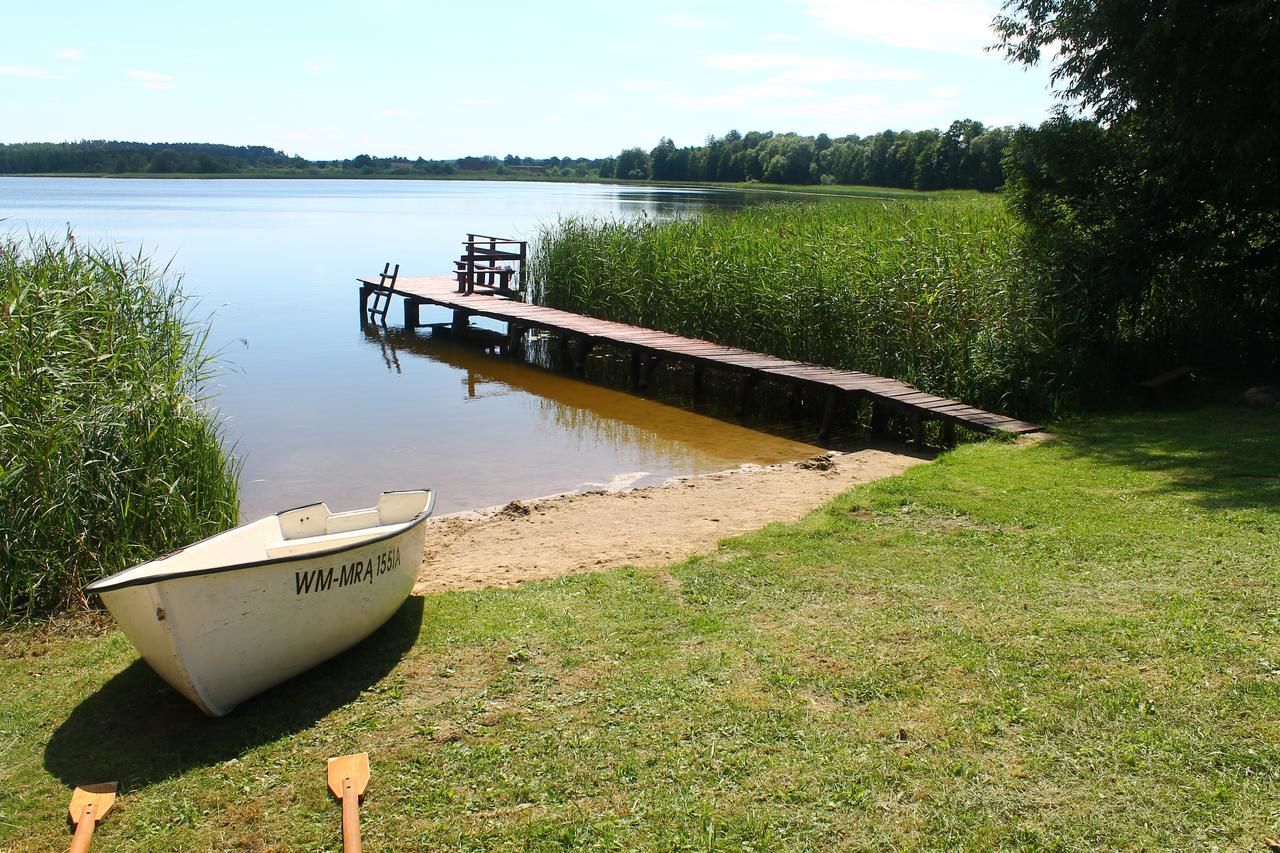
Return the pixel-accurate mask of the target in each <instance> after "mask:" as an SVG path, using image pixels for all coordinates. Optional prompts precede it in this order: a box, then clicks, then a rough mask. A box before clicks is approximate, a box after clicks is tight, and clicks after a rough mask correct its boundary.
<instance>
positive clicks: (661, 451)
mask: <svg viewBox="0 0 1280 853" xmlns="http://www.w3.org/2000/svg"><path fill="white" fill-rule="evenodd" d="M363 330H364V334H365V337H366V338H368V339H369V340H370V341H376V342H377V343H378V345H379V346H380V348H381V351H382V356H383V361H384V363H385V364H386V366H387V369H388V370H390V371H394V372H396V373H399V372H401V370H402V368H401V362H402V361H403V360H404V359H405V358H406V356H408V357H413V356H418V357H421V358H425V359H428V360H430V361H433V362H436V363H439V364H443V365H445V366H448V367H451V368H454V369H456V370H460V371H462V372H463V375H462V377H461V386H462V389H463V394H464V396H465V397H466V398H467V399H468V400H482V399H484V398H487V397H498V396H503V395H506V394H511V393H523V394H526V395H528V396H529V397H530V398H531V399H532V404H533V405H535V406H536V407H537V408H538V410H539V411H541V412H542V413H543V414H544V415H545V416H546V417H548V418H549V419H550V420H551V421H552V422H553V423H554V424H555V425H556V426H558V427H559V428H561V429H563V430H565V431H566V432H568V433H570V434H572V435H575V436H578V437H579V438H580V439H581V440H583V441H590V442H592V443H595V444H607V445H611V446H615V447H616V446H621V445H629V446H632V447H637V448H640V449H642V450H643V451H645V452H647V453H651V454H655V455H660V456H662V457H664V458H668V459H671V458H684V457H687V456H689V455H690V453H692V452H697V453H702V454H708V455H714V456H721V457H726V458H728V457H733V458H740V459H741V460H742V461H761V460H765V459H770V460H776V459H787V458H790V459H799V458H802V457H804V456H808V455H812V454H814V453H817V452H819V448H817V447H815V446H814V445H812V444H810V443H808V442H806V441H797V440H795V439H794V438H790V437H787V436H785V435H779V434H772V433H770V432H761V431H758V430H755V429H749V428H747V427H744V426H740V425H736V424H733V423H729V422H726V421H723V420H719V419H716V418H712V417H709V416H707V415H703V414H699V413H697V412H692V411H689V410H687V409H684V408H680V407H677V406H671V405H667V404H665V403H660V402H656V401H654V400H650V399H647V398H645V397H639V396H636V395H634V394H630V393H627V392H625V391H619V390H615V389H612V388H607V387H602V386H600V385H596V384H593V383H590V382H583V381H581V380H580V379H577V378H574V377H573V376H571V375H568V374H563V373H559V372H556V371H553V370H549V369H546V368H545V367H542V366H537V365H535V364H529V363H527V362H526V361H524V360H523V359H517V358H506V357H501V356H497V355H490V354H487V352H486V350H487V349H488V350H492V349H495V348H498V347H499V346H500V344H501V343H502V342H504V341H505V340H506V337H505V335H502V334H500V333H497V332H489V331H488V330H484V329H474V328H473V329H472V330H471V331H470V332H469V334H468V336H467V339H466V340H458V339H456V338H453V337H452V336H450V335H449V334H447V333H446V334H440V333H439V330H437V331H436V332H433V333H432V334H429V335H427V334H421V333H420V332H415V331H413V330H407V329H394V328H386V327H382V326H378V325H374V324H367V323H366V324H364V325H363ZM526 347H527V349H528V350H529V355H530V357H531V358H533V359H534V361H535V362H538V363H539V364H547V363H549V362H550V360H551V359H552V358H553V348H554V341H553V340H551V339H535V340H533V341H530V342H528V343H527V344H526ZM495 438H496V437H495ZM507 440H509V441H516V442H518V441H519V436H508V437H507Z"/></svg>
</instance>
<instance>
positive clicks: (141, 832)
mask: <svg viewBox="0 0 1280 853" xmlns="http://www.w3.org/2000/svg"><path fill="white" fill-rule="evenodd" d="M1276 417H1277V415H1276V414H1275V413H1263V412H1252V411H1244V410H1235V409H1225V408H1209V409H1206V410H1204V411H1202V412H1197V413H1182V414H1164V415H1143V416H1133V417H1119V418H1112V419H1106V420H1092V421H1088V422H1084V423H1081V424H1079V425H1078V426H1077V427H1075V428H1073V429H1069V430H1066V431H1065V432H1064V435H1063V436H1062V438H1061V439H1060V440H1059V441H1056V442H1050V443H1045V444H1038V445H1029V446H1011V445H1007V444H980V445H970V446H966V447H963V448H961V449H959V450H957V451H954V452H952V453H950V454H948V455H945V456H944V457H942V458H941V459H940V460H939V461H938V462H937V463H936V464H932V465H926V466H921V467H919V468H916V469H913V470H912V471H911V472H909V473H908V474H906V475H904V476H901V477H898V478H895V479H892V480H886V481H882V482H880V483H876V484H872V485H870V486H867V487H863V488H860V489H857V490H855V491H853V492H851V493H849V494H848V495H846V496H845V497H842V498H840V499H838V500H837V501H835V502H834V503H833V504H831V505H830V506H829V507H827V508H826V509H824V510H821V511H819V512H816V513H814V514H813V515H812V516H810V517H809V518H808V519H806V520H805V521H803V522H801V523H799V524H795V525H775V526H771V527H769V528H767V529H766V530H764V531H762V532H760V533H758V534H755V535H751V536H746V537H742V538H738V539H734V540H731V541H729V542H727V543H726V544H725V545H724V546H723V547H722V548H721V549H720V550H719V551H718V552H716V553H714V554H710V555H707V556H705V557H702V558H697V559H693V560H690V561H688V562H686V563H683V564H680V565H676V566H671V567H669V568H667V569H663V570H652V571H631V570H623V571H616V572H609V573H604V574H598V575H591V576H583V577H577V578H571V579H565V580H562V581H558V582H552V583H544V584H539V585H535V586H531V587H528V588H525V589H520V590H509V591H489V592H476V593H467V594H447V595H440V596H433V597H431V598H427V599H414V600H412V601H411V602H410V604H409V605H407V606H406V607H405V608H404V609H403V610H402V611H401V612H400V614H399V615H398V616H397V617H396V619H395V620H394V621H393V622H392V623H391V624H390V625H389V626H388V627H387V628H386V629H384V630H383V631H382V632H380V633H379V634H377V635H376V636H375V637H374V638H373V639H372V640H371V641H370V642H368V643H366V644H364V645H362V646H360V647H358V648H356V649H354V650H352V651H351V652H350V653H348V654H346V655H344V656H342V658H341V659H339V660H338V661H336V662H334V663H332V664H330V665H327V666H324V667H321V668H320V669H319V670H317V671H315V672H312V673H310V674H307V675H304V676H302V677H300V678H298V679H295V680H294V681H293V682H291V683H289V684H287V685H284V686H283V687H281V688H279V689H277V690H275V691H272V692H271V693H269V694H267V695H264V696H262V697H260V698H259V699H257V700H254V701H253V702H251V703H250V704H248V705H246V706H244V707H243V708H241V709H239V710H237V711H236V712H235V713H234V714H233V715H232V716H231V717H228V718H225V719H223V720H216V721H215V720H207V719H204V718H202V717H201V716H200V715H199V714H198V712H196V711H195V709H194V708H193V707H191V706H190V705H189V703H187V702H186V701H185V700H183V699H180V698H179V697H177V696H176V695H175V694H174V693H173V692H172V691H169V690H167V689H165V688H164V687H163V685H162V684H161V683H160V682H159V681H158V679H157V678H156V677H155V676H154V675H152V674H151V672H150V671H149V670H148V669H147V668H146V667H145V665H143V664H141V663H139V662H137V661H136V659H135V656H134V653H133V651H132V650H131V649H130V647H129V646H128V643H127V642H126V641H125V640H124V638H123V637H122V636H121V635H120V634H118V633H117V632H115V631H111V630H108V629H105V628H102V629H100V628H98V627H96V625H95V623H91V622H88V621H83V620H82V621H79V622H76V623H72V624H73V626H77V627H76V629H75V630H69V629H68V627H67V626H65V625H64V626H55V627H53V628H49V629H46V630H39V631H37V630H27V631H23V632H19V633H12V634H10V635H8V636H7V637H4V638H3V640H2V641H3V642H4V650H3V651H4V654H3V657H2V660H0V683H3V684H4V685H5V686H6V690H5V691H3V695H2V697H0V733H2V736H0V751H2V752H0V847H6V846H7V847H9V848H12V849H39V850H44V849H57V848H60V847H64V846H65V844H66V842H67V838H68V836H67V832H66V829H65V816H66V810H65V806H66V799H67V787H66V786H67V785H69V784H73V783H76V782H84V781H89V780H96V779H110V778H117V779H119V780H120V781H121V783H122V799H121V801H120V805H119V809H118V811H117V812H115V813H113V814H112V815H111V816H110V817H109V818H108V820H107V821H106V823H105V824H104V825H103V826H102V828H101V829H100V831H99V832H100V844H101V846H102V847H103V849H146V850H225V849H232V848H236V849H291V850H295V849H296V850H303V849H335V848H336V846H337V838H338V810H337V808H336V806H335V805H334V804H333V803H332V802H331V801H330V800H329V798H328V795H327V794H326V792H325V785H324V759H325V758H326V757H327V756H330V755H336V754H341V753H346V752H351V751H357V750H368V751H370V752H371V753H372V761H373V772H374V776H373V781H372V782H371V784H370V788H369V793H368V796H367V798H366V800H365V805H364V810H363V818H362V820H363V822H364V826H365V836H366V841H367V842H368V845H369V849H414V848H420V849H421V848H441V849H466V850H477V849H512V850H519V849H532V850H551V849H563V848H575V849H576V848H588V849H662V850H672V849H680V850H694V849H697V850H708V849H715V850H729V849H734V850H742V849H755V850H766V849H767V850H775V849H783V850H787V849H790V850H818V849H833V848H841V847H843V848H863V847H881V848H906V849H913V848H933V849H957V848H969V849H991V848H993V847H995V848H1020V849H1058V850H1093V849H1099V848H1145V849H1162V848H1169V849H1205V848H1210V847H1217V848H1222V849H1242V850H1245V849H1249V850H1256V849H1260V848H1261V840H1262V839H1263V838H1264V837H1266V836H1268V835H1277V834H1280V813H1278V812H1277V807H1276V803H1277V802H1278V801H1280V769H1278V768H1280V746H1278V744H1280V639H1277V638H1280V610H1277V605H1276V602H1277V601H1280V566H1278V565H1277V562H1276V555H1275V547H1274V544H1275V542H1276V541H1277V539H1278V537H1280V515H1278V510H1280V432H1278V431H1277V430H1276Z"/></svg>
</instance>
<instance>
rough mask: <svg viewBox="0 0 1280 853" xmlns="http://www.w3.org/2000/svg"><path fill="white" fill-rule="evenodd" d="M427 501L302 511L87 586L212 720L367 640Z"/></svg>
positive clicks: (405, 589) (408, 570)
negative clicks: (343, 509) (344, 509)
mask: <svg viewBox="0 0 1280 853" xmlns="http://www.w3.org/2000/svg"><path fill="white" fill-rule="evenodd" d="M434 498H435V495H434V494H433V493H432V492H430V491H428V490H425V489H423V490H417V491H406V492H384V493H383V494H382V497H381V498H380V499H379V500H378V505H377V506H376V507H372V508H370V509H362V510H354V511H352V512H339V513H332V512H330V511H329V508H328V507H327V506H326V505H325V504H323V503H318V504H311V505H309V506H304V507H298V508H297V509H291V510H288V511H286V512H281V513H277V514H276V515H272V516H268V517H266V518H263V519H259V520H258V521H255V522H252V523H250V524H245V525H241V526H240V527H237V528H235V529H234V530H228V531H227V532H225V533H220V534H218V535H217V536H213V537H210V538H209V539H205V540H203V541H202V542H197V543H196V544H194V545H191V546H189V547H187V548H184V549H182V550H180V551H175V552H173V553H172V554H168V555H166V556H164V557H161V558H159V559H157V560H152V561H150V562H147V563H142V564H141V565H138V566H134V567H133V568H131V569H126V570H125V571H123V572H118V573H116V574H114V575H111V576H110V577H107V578H103V579H102V580H99V581H95V582H94V583H91V584H89V586H87V587H85V592H88V593H94V594H97V595H98V596H100V597H101V598H102V603H103V604H105V605H106V607H107V609H108V610H110V611H111V615H112V616H114V617H115V619H116V621H117V622H118V623H120V627H121V628H122V629H123V630H124V633H125V635H126V636H128V638H129V641H130V642H131V643H133V645H134V647H135V648H136V649H137V650H138V652H139V653H140V654H141V655H142V657H143V659H144V660H146V662H147V663H148V664H150V665H151V668H152V669H154V670H155V671H156V672H157V673H158V674H159V675H160V677H161V678H163V679H164V680H165V681H167V682H169V684H170V685H171V686H172V687H173V689H174V690H177V691H178V692H179V693H181V694H182V695H183V696H186V697H187V698H188V699H190V700H191V701H192V702H194V703H196V705H198V706H199V708H200V710H202V711H204V712H205V713H206V714H209V715H211V716H214V717H221V716H223V715H224V714H227V713H228V712H230V711H231V709H233V708H234V707H235V706H236V705H238V704H240V703H241V702H243V701H244V700H245V699H247V698H249V697H250V696H253V695H255V694H257V693H260V692H262V691H263V690H266V689H267V688H268V687H272V686H274V685H276V684H279V683H280V682H282V681H285V680H287V679H289V678H292V677H293V676H295V675H297V674H298V673H300V672H302V671H303V670H306V669H309V668H311V667H313V666H315V665H316V664H318V663H320V662H321V661H325V660H328V659H329V658H331V657H333V656H334V655H336V654H338V653H339V652H342V651H344V650H346V649H348V648H350V647H351V646H353V645H355V644H356V643H358V642H360V641H361V640H363V639H364V638H365V637H367V636H369V635H370V634H372V633H373V632H374V631H375V630H377V629H378V628H379V627H380V626H381V625H382V624H383V623H384V622H386V621H387V620H388V619H390V618H391V615H392V614H393V613H395V612H396V610H398V609H399V608H400V605H401V604H403V603H404V600H405V599H406V598H407V597H408V596H409V593H410V592H411V591H412V590H413V584H414V580H415V579H416V578H417V574H418V567H419V566H420V565H421V564H422V547H423V540H424V537H425V536H426V527H425V525H424V524H423V522H424V521H426V519H427V516H429V515H431V508H432V505H433V503H434Z"/></svg>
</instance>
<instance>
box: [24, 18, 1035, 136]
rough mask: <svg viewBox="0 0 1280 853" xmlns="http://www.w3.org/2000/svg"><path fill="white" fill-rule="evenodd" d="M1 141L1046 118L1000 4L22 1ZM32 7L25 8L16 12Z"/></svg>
mask: <svg viewBox="0 0 1280 853" xmlns="http://www.w3.org/2000/svg"><path fill="white" fill-rule="evenodd" d="M9 6H10V8H8V9H6V11H5V15H4V25H3V29H2V30H0V115H3V116H4V117H5V118H4V121H3V123H0V142H29V141H64V140H77V139H128V140H139V141H146V142H157V141H171V142H196V141H199V142H223V143H228V144H235V145H251V144H256V145H268V146H271V147H273V148H279V149H282V150H284V151H286V152H288V153H290V154H300V155H302V156H304V157H308V158H311V159H330V158H344V157H352V156H354V155H356V154H360V153H367V154H374V155H383V156H385V155H391V154H402V155H405V156H409V157H417V156H423V157H427V158H443V157H456V156H460V155H463V154H495V155H498V156H503V155H505V154H511V153H514V154H519V155H522V156H550V155H559V156H567V155H575V156H576V155H581V156H589V157H591V156H602V155H606V154H613V153H616V152H617V151H619V150H620V149H622V148H624V147H629V146H632V145H639V146H642V147H644V148H650V147H652V146H653V145H655V144H656V143H657V142H658V139H659V137H661V136H670V137H671V138H672V139H674V140H675V141H676V143H677V144H678V145H691V144H697V143H700V142H702V141H703V140H704V139H705V137H706V136H708V135H709V134H715V135H722V134H724V133H725V132H726V131H728V130H730V129H731V128H736V129H738V130H741V131H744V132H745V131H748V130H774V131H780V132H781V131H795V132H798V133H805V134H816V133H819V132H826V133H829V134H830V135H832V136H839V135H843V134H847V133H858V134H867V133H873V132H876V131H880V130H884V129H886V128H894V129H912V130H916V129H922V128H926V127H946V125H947V124H949V123H950V122H951V121H952V120H953V119H957V118H975V119H978V120H980V121H983V122H985V123H987V124H1018V123H1023V122H1026V123H1032V124H1034V123H1038V122H1040V121H1041V120H1043V119H1044V118H1045V117H1046V115H1047V114H1048V110H1049V107H1050V105H1051V103H1052V97H1051V94H1050V92H1049V89H1048V73H1047V69H1043V68H1037V69H1032V70H1030V71H1028V70H1025V69H1023V68H1020V67H1015V66H1012V65H1009V64H1008V63H1006V62H1005V61H1004V60H1003V59H1001V58H1000V57H999V56H997V55H996V54H994V53H985V52H984V51H983V47H984V46H985V45H987V44H989V43H990V42H991V41H992V40H993V36H992V35H991V31H990V27H989V24H990V20H991V18H992V17H993V15H994V14H995V13H996V12H997V11H998V6H999V4H998V2H987V0H683V2H667V0H652V2H648V3H645V4H614V3H593V2H579V0H570V2H553V3H531V2H507V1H506V0H490V2H486V3H483V4H480V3H457V2H451V3H447V4H436V3H430V2H416V3H415V2H398V1H397V0H368V2H364V3H361V4H359V6H358V7H357V6H356V4H345V3H325V2H320V3H312V4H308V5H306V6H305V7H298V6H296V5H294V4H280V3H270V2H255V3H249V2H241V0H232V2H223V3H218V4H187V3H166V4H159V3H155V2H139V1H138V0H112V2H102V0H95V2H82V0H67V1H66V2H59V3H56V4H52V3H51V4H35V3H23V4H9ZM15 7H16V8H15Z"/></svg>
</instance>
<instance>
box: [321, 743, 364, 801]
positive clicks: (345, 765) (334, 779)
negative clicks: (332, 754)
mask: <svg viewBox="0 0 1280 853" xmlns="http://www.w3.org/2000/svg"><path fill="white" fill-rule="evenodd" d="M345 779H350V780H351V787H352V788H353V789H354V790H355V792H356V795H357V796H360V797H363V796H364V789H365V788H366V787H368V785H369V753H367V752H357V753H355V754H354V755H339V756H338V757H337V758H330V759H329V793H331V794H333V795H334V796H335V797H337V798H338V799H339V800H341V799H342V783H343V780H345Z"/></svg>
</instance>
